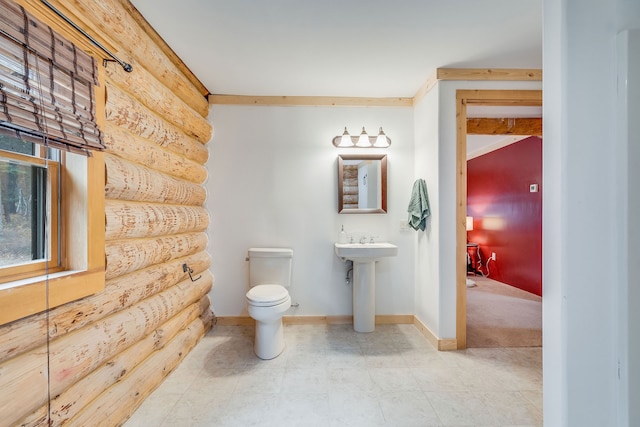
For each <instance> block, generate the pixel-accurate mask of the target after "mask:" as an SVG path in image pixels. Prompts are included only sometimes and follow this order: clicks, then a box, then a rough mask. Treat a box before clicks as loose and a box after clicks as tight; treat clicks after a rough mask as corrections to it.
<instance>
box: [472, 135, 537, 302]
mask: <svg viewBox="0 0 640 427" xmlns="http://www.w3.org/2000/svg"><path fill="white" fill-rule="evenodd" d="M530 184H538V192H537V193H531V192H530V191H529V185H530ZM541 184H542V140H541V139H540V138H537V137H529V138H527V139H524V140H522V141H519V142H516V143H515V144H511V145H508V146H506V147H503V148H501V149H499V150H496V151H493V152H491V153H488V154H485V155H483V156H480V157H476V158H475V159H471V160H469V161H468V162H467V215H468V216H472V217H473V228H474V229H473V231H468V232H467V237H468V239H469V242H473V243H478V244H479V245H480V253H481V255H482V260H483V262H482V265H483V269H482V271H484V272H485V274H486V272H487V270H486V262H487V260H488V259H489V258H490V257H491V253H492V252H495V253H496V261H490V262H489V277H490V278H492V279H494V280H497V281H499V282H502V283H506V284H508V285H511V286H515V287H517V288H520V289H523V290H525V291H528V292H531V293H533V294H536V295H539V296H542V190H543V188H542V185H541Z"/></svg>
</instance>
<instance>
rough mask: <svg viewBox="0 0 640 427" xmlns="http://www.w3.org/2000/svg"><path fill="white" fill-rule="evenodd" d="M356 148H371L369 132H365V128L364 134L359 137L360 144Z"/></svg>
mask: <svg viewBox="0 0 640 427" xmlns="http://www.w3.org/2000/svg"><path fill="white" fill-rule="evenodd" d="M356 147H371V142H370V141H369V135H367V132H366V131H365V130H364V127H363V128H362V133H360V136H359V137H358V142H357V143H356Z"/></svg>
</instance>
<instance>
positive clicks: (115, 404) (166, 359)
mask: <svg viewBox="0 0 640 427" xmlns="http://www.w3.org/2000/svg"><path fill="white" fill-rule="evenodd" d="M204 333H205V327H204V325H203V324H202V321H201V320H200V319H196V320H194V321H193V322H192V323H191V324H190V325H189V326H188V327H187V328H186V329H185V330H184V331H182V332H180V333H179V334H178V335H177V336H176V337H175V338H174V339H173V340H172V341H171V342H170V343H168V344H167V346H166V347H165V349H164V350H163V351H158V352H155V353H153V354H152V355H151V356H149V357H148V358H147V359H146V360H145V361H144V362H143V363H142V364H141V365H139V366H138V367H137V368H136V369H134V370H133V371H132V372H131V373H129V375H127V376H125V377H124V378H122V380H121V381H119V382H117V383H115V384H114V385H113V386H111V387H109V388H108V389H107V390H106V391H105V392H104V393H102V394H101V395H100V396H98V397H97V398H96V399H94V400H93V401H92V402H91V403H90V404H89V405H87V406H86V407H85V408H83V410H82V412H80V413H79V414H78V415H77V416H76V417H74V418H73V419H72V420H71V422H70V424H71V425H74V426H89V425H90V426H92V427H111V426H115V425H120V424H122V423H123V422H124V421H125V420H126V419H128V418H129V417H130V416H131V414H132V413H133V412H134V411H135V409H136V408H137V407H138V406H139V405H140V404H141V403H142V402H143V401H144V399H146V397H147V396H148V395H149V394H151V392H152V391H153V390H154V389H155V388H156V387H158V385H160V384H161V383H162V381H164V379H165V378H166V376H167V375H169V374H170V373H171V372H172V371H173V370H174V369H175V368H176V367H177V366H178V365H179V364H180V362H181V361H182V359H184V357H185V356H186V355H187V354H188V353H189V352H190V351H191V349H193V347H194V346H195V345H196V344H197V342H198V341H199V340H200V339H201V338H202V336H203V335H204Z"/></svg>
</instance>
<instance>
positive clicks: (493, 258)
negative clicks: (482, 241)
mask: <svg viewBox="0 0 640 427" xmlns="http://www.w3.org/2000/svg"><path fill="white" fill-rule="evenodd" d="M491 259H492V260H494V261H495V260H496V253H495V252H491Z"/></svg>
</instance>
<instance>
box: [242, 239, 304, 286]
mask: <svg viewBox="0 0 640 427" xmlns="http://www.w3.org/2000/svg"><path fill="white" fill-rule="evenodd" d="M292 261H293V250H292V249H288V248H250V249H249V286H250V287H254V286H257V285H281V286H284V287H285V288H288V287H289V285H290V284H291V265H292Z"/></svg>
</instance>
